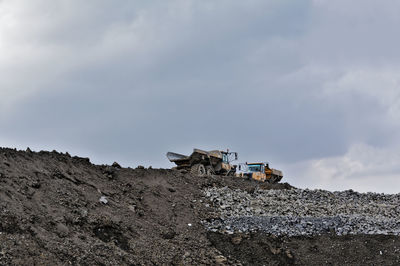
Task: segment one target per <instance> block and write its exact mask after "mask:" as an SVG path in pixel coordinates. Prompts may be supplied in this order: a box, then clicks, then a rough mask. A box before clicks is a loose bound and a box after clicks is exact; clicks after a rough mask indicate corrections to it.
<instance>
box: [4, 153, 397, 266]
mask: <svg viewBox="0 0 400 266" xmlns="http://www.w3.org/2000/svg"><path fill="white" fill-rule="evenodd" d="M210 189H212V190H219V189H222V190H228V191H229V190H235V191H236V190H237V191H239V192H240V193H247V194H248V195H255V194H257V193H260V191H266V190H269V189H274V190H276V191H285V190H288V189H292V187H291V186H290V185H288V184H277V185H266V184H261V185H260V184H258V183H256V182H252V181H249V180H241V179H235V178H231V177H218V176H215V177H211V178H200V177H195V176H191V175H189V174H188V173H185V172H180V171H174V170H166V169H131V168H121V167H120V166H119V165H118V164H114V165H113V166H106V165H93V164H91V163H90V161H89V159H86V158H79V157H71V156H70V155H69V154H62V153H58V152H55V151H54V152H32V151H30V150H27V151H17V150H14V149H5V148H3V149H0V264H2V265H9V264H19V265H70V264H73V265H154V264H155V265H201V264H203V265H207V264H208V265H210V264H211V265H213V264H225V265H286V264H297V265H322V264H331V265H346V264H347V265H356V264H383V265H396V264H399V259H400V253H399V248H398V247H399V246H400V241H399V237H398V236H396V235H393V234H392V235H391V234H354V235H341V236H339V235H337V234H336V232H335V231H329V232H326V233H323V234H320V235H318V234H315V235H314V234H309V235H304V236H301V235H293V236H289V235H278V234H274V233H273V232H269V231H265V230H252V231H248V232H247V231H243V232H240V230H233V231H232V232H231V231H227V230H225V229H223V228H222V229H221V228H220V227H218V226H216V227H215V226H214V227H211V226H209V225H210V224H214V225H215V224H216V223H217V221H222V223H223V222H224V219H226V218H227V217H225V216H226V215H228V214H227V212H226V211H225V210H224V211H222V210H221V208H220V207H221V206H220V204H219V203H217V202H223V200H224V199H225V197H226V195H223V194H221V195H220V196H219V197H220V198H221V200H220V201H216V200H215V198H210V197H209V196H207V191H209V190H210ZM219 193H220V192H219ZM213 195H214V194H213ZM214 196H215V195H214ZM292 200H295V199H292ZM239 201H240V199H239ZM288 204H289V205H290V200H289V202H288ZM261 208H268V207H266V206H264V207H261ZM388 211H389V212H393V215H395V216H396V215H397V213H396V212H395V211H393V210H388ZM228 213H229V212H228ZM237 213H239V214H240V211H238V212H237ZM237 213H235V214H234V215H236V214H237ZM266 213H268V211H266ZM234 215H233V216H234ZM246 215H247V216H249V217H251V216H257V214H256V213H252V210H250V211H249V213H246ZM384 232H386V231H384Z"/></svg>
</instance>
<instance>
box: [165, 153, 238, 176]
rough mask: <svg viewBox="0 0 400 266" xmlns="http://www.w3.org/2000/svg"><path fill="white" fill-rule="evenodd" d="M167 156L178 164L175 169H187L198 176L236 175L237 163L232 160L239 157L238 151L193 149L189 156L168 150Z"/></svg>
mask: <svg viewBox="0 0 400 266" xmlns="http://www.w3.org/2000/svg"><path fill="white" fill-rule="evenodd" d="M167 158H168V160H169V161H170V162H173V163H175V164H176V167H175V169H178V170H179V169H186V170H189V171H190V173H191V174H193V175H197V176H210V175H214V174H216V175H232V176H233V175H234V174H235V173H236V165H232V164H231V162H232V161H235V160H237V159H238V154H237V152H230V151H229V150H227V151H219V150H213V151H204V150H200V149H193V153H192V154H191V155H189V156H187V155H183V154H179V153H175V152H168V153H167Z"/></svg>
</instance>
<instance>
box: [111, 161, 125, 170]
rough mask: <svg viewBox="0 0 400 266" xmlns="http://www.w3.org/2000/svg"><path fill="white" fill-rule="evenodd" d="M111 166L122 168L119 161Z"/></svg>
mask: <svg viewBox="0 0 400 266" xmlns="http://www.w3.org/2000/svg"><path fill="white" fill-rule="evenodd" d="M111 166H112V167H115V168H118V169H121V168H122V167H121V165H119V163H117V162H114V163H113V164H112V165H111Z"/></svg>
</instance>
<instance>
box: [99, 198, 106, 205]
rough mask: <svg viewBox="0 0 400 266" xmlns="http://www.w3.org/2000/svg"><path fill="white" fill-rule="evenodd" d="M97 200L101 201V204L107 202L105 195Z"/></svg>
mask: <svg viewBox="0 0 400 266" xmlns="http://www.w3.org/2000/svg"><path fill="white" fill-rule="evenodd" d="M99 201H100V202H101V203H103V204H107V203H108V200H107V198H106V196H101V197H100V199H99Z"/></svg>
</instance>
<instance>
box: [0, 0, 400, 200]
mask: <svg viewBox="0 0 400 266" xmlns="http://www.w3.org/2000/svg"><path fill="white" fill-rule="evenodd" d="M399 13H400V2H399V1H397V0H384V1H379V2H378V1H374V0H355V1H345V0H336V1H328V0H313V1H311V0H310V1H305V0H297V1H289V0H287V1H284V0H279V1H278V0H276V1H275V0H249V1H231V0H229V1H228V0H221V1H214V0H213V1H211V0H202V1H195V0H170V1H161V0H160V1H123V0H121V1H106V0H96V1H95V0H87V1H78V0H56V1H54V0H2V1H0V111H1V113H0V124H1V131H0V146H9V147H17V148H21V149H25V148H26V147H28V146H29V147H31V148H32V149H34V150H42V149H44V150H53V149H56V150H59V151H69V152H70V153H72V154H75V155H80V156H89V157H90V158H91V159H92V161H93V162H95V163H112V162H113V161H118V162H120V163H121V164H122V165H124V166H131V167H135V166H136V165H138V164H143V165H146V166H147V165H152V166H153V167H171V166H172V165H171V164H170V163H169V162H168V161H167V159H166V158H165V153H166V152H167V151H175V152H180V153H190V152H191V150H192V148H194V147H197V148H203V149H216V148H218V149H226V148H230V149H231V150H235V151H238V152H239V157H240V160H241V161H260V160H262V161H265V160H267V161H269V162H270V163H271V166H273V167H276V168H278V169H282V170H283V172H284V174H285V177H284V178H285V179H286V181H287V182H289V183H291V184H293V185H295V186H299V187H310V188H323V189H330V190H338V189H340V190H342V189H350V188H352V189H354V190H358V191H378V192H390V193H397V192H399V190H398V187H400V166H399V161H400V152H399V151H400V138H399V133H400V123H399V121H400V52H399V48H398V47H400V37H399V36H400V34H399V29H400V16H399V15H398V14H399Z"/></svg>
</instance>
